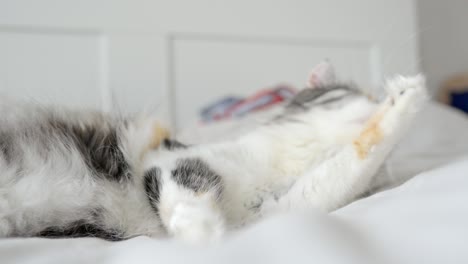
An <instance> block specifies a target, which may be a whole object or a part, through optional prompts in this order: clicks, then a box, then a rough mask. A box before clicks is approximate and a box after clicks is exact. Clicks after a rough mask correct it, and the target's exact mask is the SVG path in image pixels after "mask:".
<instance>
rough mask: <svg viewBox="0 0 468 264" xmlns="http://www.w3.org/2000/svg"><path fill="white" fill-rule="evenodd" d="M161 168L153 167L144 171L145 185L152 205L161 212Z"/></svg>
mask: <svg viewBox="0 0 468 264" xmlns="http://www.w3.org/2000/svg"><path fill="white" fill-rule="evenodd" d="M161 180H162V179H161V169H160V168H158V167H153V168H151V169H149V170H147V171H146V172H145V173H144V180H143V182H144V185H145V191H146V195H147V196H148V199H149V202H150V204H151V207H152V208H153V209H154V211H155V212H156V213H157V214H159V209H158V204H159V192H160V189H161Z"/></svg>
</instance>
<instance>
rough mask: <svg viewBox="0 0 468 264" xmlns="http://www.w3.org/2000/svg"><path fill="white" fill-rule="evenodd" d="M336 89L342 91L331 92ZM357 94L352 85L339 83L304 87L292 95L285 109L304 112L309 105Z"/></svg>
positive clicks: (335, 100) (317, 104) (332, 101)
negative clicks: (309, 87) (310, 87)
mask: <svg viewBox="0 0 468 264" xmlns="http://www.w3.org/2000/svg"><path fill="white" fill-rule="evenodd" d="M338 91H342V93H340V94H337V95H334V94H333V92H335V93H336V92H338ZM357 94H359V92H358V91H357V90H356V89H354V88H353V87H351V86H349V85H341V84H334V85H328V86H321V87H316V88H313V89H304V90H302V91H301V92H299V93H298V94H297V95H295V96H294V97H293V99H292V100H291V101H290V102H289V104H288V105H287V106H286V111H287V112H292V113H295V112H305V111H307V110H308V109H310V108H311V107H314V106H324V105H327V104H330V103H334V102H337V101H340V100H343V99H344V98H347V97H349V96H353V95H357Z"/></svg>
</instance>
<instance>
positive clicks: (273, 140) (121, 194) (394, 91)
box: [0, 76, 427, 242]
mask: <svg viewBox="0 0 468 264" xmlns="http://www.w3.org/2000/svg"><path fill="white" fill-rule="evenodd" d="M385 87H386V90H387V93H388V98H387V99H386V100H385V101H384V102H382V103H381V104H380V105H377V104H376V103H374V102H372V101H370V100H367V99H364V97H358V98H355V99H353V100H350V101H349V102H348V103H347V104H345V105H343V106H342V107H341V108H338V109H333V110H329V109H324V108H320V107H318V108H312V109H311V110H310V111H307V112H304V113H302V114H297V115H295V116H294V119H295V121H284V122H277V123H271V124H268V125H265V126H263V127H261V128H259V129H257V130H255V131H253V132H251V133H249V134H247V135H245V136H243V137H241V138H239V139H237V140H233V141H230V142H224V143H219V144H211V145H210V144H208V145H201V146H194V147H190V148H188V149H181V150H177V151H168V150H164V149H157V150H154V151H151V152H149V153H147V154H146V155H144V156H142V155H143V149H144V147H145V144H147V142H148V141H149V137H150V135H149V134H150V130H149V129H148V127H147V126H145V125H144V124H145V122H136V123H134V124H132V125H130V126H129V127H127V128H126V130H125V131H124V133H123V136H122V138H121V142H122V150H123V152H124V153H125V155H126V160H128V161H129V162H130V164H131V165H132V166H133V174H134V177H133V179H132V181H131V182H129V183H126V184H122V183H119V182H112V181H107V180H99V179H96V178H93V177H92V176H91V175H90V172H89V171H87V170H86V169H84V168H85V167H86V166H84V164H83V162H82V161H81V159H80V158H79V155H78V152H76V151H75V150H73V149H71V150H70V149H64V148H65V146H64V145H58V146H55V145H54V146H51V147H53V148H54V149H53V151H52V152H51V153H53V155H52V156H50V157H48V158H47V159H44V157H40V156H38V154H37V153H34V152H33V151H32V150H31V152H26V155H25V156H24V162H25V164H26V165H27V166H23V168H27V171H22V172H21V173H18V169H20V167H18V166H12V165H9V164H7V163H6V161H5V160H4V159H0V169H1V170H2V172H1V175H0V237H3V236H10V235H24V236H28V235H32V234H35V233H37V232H40V231H41V230H42V229H43V228H44V227H47V226H50V225H66V224H67V223H69V222H72V221H74V220H77V219H83V218H85V219H86V218H87V217H88V218H89V219H91V216H87V215H86V214H87V213H88V211H89V209H90V208H91V207H92V206H96V205H99V207H100V208H101V209H102V210H103V211H104V212H103V213H102V217H103V220H104V225H105V227H110V228H119V229H120V230H124V231H125V233H124V235H126V236H134V235H150V236H154V237H161V236H164V235H165V234H166V232H167V233H168V234H169V235H171V236H175V237H177V238H181V239H184V240H187V241H190V242H197V241H205V240H214V239H217V238H219V237H220V236H221V235H222V234H223V233H224V232H225V231H226V230H231V229H233V228H238V227H240V226H243V225H245V224H248V223H251V222H252V221H254V220H256V219H258V218H259V217H261V216H262V215H265V214H268V213H270V212H272V211H276V210H291V209H302V208H307V207H311V206H312V207H316V208H321V209H323V210H325V211H330V210H334V209H336V208H338V207H340V206H342V205H344V204H346V203H349V202H351V201H353V200H354V199H356V198H357V197H358V196H359V195H361V194H362V193H363V192H364V191H365V190H366V188H367V187H368V184H369V181H370V179H371V178H372V176H373V175H374V174H375V173H376V171H377V170H378V168H379V167H380V166H381V165H382V163H383V162H384V160H385V158H386V157H387V155H388V153H389V152H390V151H391V149H392V148H393V146H394V145H395V144H396V143H397V142H398V140H399V139H400V138H401V137H402V134H403V132H404V131H405V129H406V128H407V126H408V124H409V123H410V122H411V120H412V119H413V117H414V114H415V113H416V112H417V111H418V110H420V109H421V107H422V104H423V103H424V102H425V101H426V99H427V94H426V89H425V84H424V79H423V78H422V77H421V76H417V77H411V78H404V77H397V78H395V79H393V80H391V81H389V82H388V83H387V84H386V85H385ZM402 92H404V93H403V94H402ZM8 107H10V106H2V108H3V110H5V109H6V108H8ZM10 111H11V109H10ZM5 112H8V111H5ZM19 115H24V114H23V112H21V111H18V113H15V114H14V115H12V117H9V116H7V117H4V118H3V124H4V125H5V124H6V123H8V124H10V123H12V122H13V121H12V120H13V119H18V116H19ZM376 115H377V116H378V117H379V118H378V120H379V121H378V123H377V126H378V127H379V129H380V130H381V132H382V139H381V140H380V141H378V142H376V143H374V144H373V145H372V146H371V151H370V152H369V153H368V155H367V156H366V157H365V158H362V157H359V155H358V153H357V152H356V148H355V145H354V142H355V140H357V139H358V138H359V137H360V136H361V135H362V133H363V131H365V129H366V128H367V127H366V126H367V124H368V121H369V119H372V118H375V116H376ZM23 117H24V116H23ZM37 118H38V120H36V121H32V120H35V119H34V117H33V118H30V117H28V118H24V120H29V122H41V120H40V113H38V114H37ZM71 118H74V117H71ZM10 125H11V124H10ZM28 125H31V124H28ZM17 129H21V126H19V127H18V128H17ZM23 144H28V142H27V141H25V142H24V143H23ZM18 147H21V148H22V149H25V150H28V149H29V148H30V146H27V145H23V146H18ZM64 155H71V156H66V157H65V156H64ZM73 155H76V157H73ZM142 157H143V160H142V159H141V158H142ZM184 157H186V158H191V157H197V158H201V159H202V160H203V161H204V162H206V163H207V164H208V165H209V166H210V168H212V169H213V170H214V171H215V172H216V173H218V174H219V175H220V176H221V177H222V185H223V186H222V187H223V188H222V189H223V192H222V194H221V195H220V196H219V195H218V194H217V193H216V192H215V191H214V190H213V191H207V192H203V193H196V192H194V191H192V190H189V189H187V188H184V187H183V186H180V185H178V184H177V183H176V182H175V181H174V179H173V178H172V177H171V171H172V170H173V169H174V168H175V166H176V161H177V160H178V159H180V158H184ZM155 166H157V167H159V168H161V170H162V174H161V191H160V202H159V205H158V207H159V217H160V218H158V216H157V215H156V214H155V212H154V210H153V208H152V207H151V206H150V203H149V201H148V197H147V196H146V193H145V191H144V188H143V172H144V171H146V170H148V169H150V168H152V167H155ZM18 174H20V175H19V176H18ZM160 221H161V222H160Z"/></svg>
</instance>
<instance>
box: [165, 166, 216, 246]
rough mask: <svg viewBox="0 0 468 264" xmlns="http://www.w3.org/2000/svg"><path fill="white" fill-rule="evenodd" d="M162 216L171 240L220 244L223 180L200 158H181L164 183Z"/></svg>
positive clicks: (166, 176)
mask: <svg viewBox="0 0 468 264" xmlns="http://www.w3.org/2000/svg"><path fill="white" fill-rule="evenodd" d="M162 180H163V184H162V187H161V190H160V197H159V200H160V201H159V215H160V217H161V220H162V222H163V225H164V226H165V227H166V229H167V231H168V233H169V234H170V235H171V236H174V237H176V238H179V239H182V240H185V241H187V242H190V243H197V242H209V241H212V240H217V239H218V238H220V237H221V236H222V235H223V233H224V224H225V223H224V215H223V214H222V213H221V210H220V205H219V203H220V200H221V196H222V191H223V185H222V182H221V177H220V176H219V175H217V174H216V173H215V172H213V171H212V170H211V169H210V167H209V166H208V165H207V164H206V163H205V162H203V161H202V160H201V159H197V158H180V159H178V160H177V161H176V163H175V167H174V168H173V169H172V170H171V171H170V173H169V174H168V175H165V177H164V178H163V179H162Z"/></svg>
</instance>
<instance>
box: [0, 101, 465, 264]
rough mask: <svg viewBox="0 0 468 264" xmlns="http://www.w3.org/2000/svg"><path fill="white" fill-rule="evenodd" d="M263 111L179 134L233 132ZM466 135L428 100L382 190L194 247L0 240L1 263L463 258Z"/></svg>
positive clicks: (201, 136) (453, 117) (460, 121)
mask: <svg viewBox="0 0 468 264" xmlns="http://www.w3.org/2000/svg"><path fill="white" fill-rule="evenodd" d="M267 116H268V114H261V115H259V116H256V117H255V118H250V119H244V120H242V121H232V122H227V123H224V124H222V125H217V126H212V127H202V128H197V129H195V128H191V129H189V130H190V131H191V133H185V134H184V133H181V135H180V137H182V138H184V137H185V139H186V140H190V141H192V142H204V141H206V140H208V139H210V140H217V139H222V138H225V137H232V136H235V134H236V133H241V132H242V131H243V130H246V129H250V128H251V127H252V126H254V124H255V122H253V121H254V120H255V119H257V120H258V119H261V118H265V117H267ZM226 131H230V133H226ZM467 135H468V118H467V116H465V115H464V114H463V113H461V112H458V111H456V110H452V109H450V108H448V107H446V106H443V105H440V104H437V103H431V104H430V105H428V106H427V108H426V109H425V110H424V111H423V112H422V113H421V114H420V116H419V117H418V118H417V120H416V122H415V123H414V124H413V127H412V129H411V131H410V132H409V134H408V136H406V137H405V138H404V139H403V141H402V142H401V143H400V144H399V146H398V147H397V148H396V150H395V151H394V152H393V153H392V155H391V157H390V158H389V162H388V166H387V170H388V172H389V174H390V177H387V178H386V179H381V180H380V181H379V183H378V185H379V186H378V187H379V190H383V191H379V192H376V193H375V194H373V195H371V196H369V197H367V198H363V199H360V200H357V201H355V202H353V203H351V204H349V205H347V206H345V207H343V208H341V209H339V210H337V211H335V212H332V213H330V214H324V213H321V212H318V211H310V212H295V213H290V214H287V215H276V216H273V217H270V218H267V219H264V220H262V221H260V222H259V223H257V224H255V225H253V226H250V227H248V228H246V229H243V230H240V231H236V232H234V233H230V234H228V236H227V238H226V240H225V241H224V242H222V243H220V244H216V245H211V246H198V247H196V246H195V247H193V246H188V245H185V244H182V243H179V242H177V241H173V240H155V239H150V238H148V237H136V238H133V239H130V240H126V241H122V242H114V243H113V242H107V241H103V240H99V239H94V238H78V239H60V240H49V239H39V238H29V239H22V238H17V239H1V240H0V263H3V264H5V263H188V262H190V263H204V264H207V263H312V262H314V263H468V250H467V249H468V203H467V201H468V142H467Z"/></svg>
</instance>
